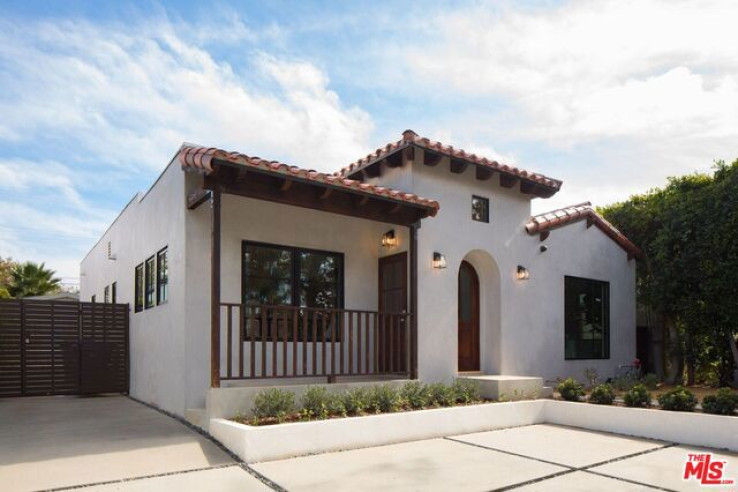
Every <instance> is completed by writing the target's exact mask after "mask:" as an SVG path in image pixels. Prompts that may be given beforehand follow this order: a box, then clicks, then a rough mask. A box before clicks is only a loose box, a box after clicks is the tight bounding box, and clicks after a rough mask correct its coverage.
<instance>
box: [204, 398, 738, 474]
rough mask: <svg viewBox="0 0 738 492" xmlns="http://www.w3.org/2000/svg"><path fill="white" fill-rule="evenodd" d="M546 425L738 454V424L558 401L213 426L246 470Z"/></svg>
mask: <svg viewBox="0 0 738 492" xmlns="http://www.w3.org/2000/svg"><path fill="white" fill-rule="evenodd" d="M543 423H549V424H558V425H566V426H571V427H579V428H582V429H588V430H596V431H603V432H611V433H615V434H624V435H630V436H637V437H645V438H650V439H658V440H663V441H667V442H675V443H679V444H687V445H692V446H704V447H711V448H717V449H727V450H730V451H738V417H726V416H718V415H706V414H701V413H687V412H668V411H664V410H657V409H650V410H649V409H636V408H624V407H611V406H604V405H593V404H588V403H572V402H564V401H556V400H532V401H518V402H508V403H487V404H481V405H470V406H464V407H452V408H437V409H432V410H420V411H416V412H399V413H390V414H381V415H370V416H366V417H352V418H343V419H332V420H316V421H311V422H296V423H287V424H280V425H269V426H260V427H255V426H249V425H243V424H238V423H236V422H233V421H231V420H226V419H222V418H215V419H211V421H210V433H211V434H212V435H213V437H215V438H216V439H217V440H218V441H220V442H221V443H223V445H225V446H226V447H227V448H228V449H230V450H231V451H232V452H233V453H235V454H236V455H237V456H239V457H240V458H241V459H242V460H244V461H245V462H246V463H256V462H260V461H271V460H278V459H284V458H290V457H294V456H304V455H308V454H315V453H325V452H329V451H340V450H347V449H357V448H365V447H371V446H382V445H386V444H393V443H398V442H407V441H416V440H421V439H431V438H435V437H444V436H452V435H458V434H469V433H472V432H482V431H487V430H495V429H503V428H507V427H517V426H521V425H532V424H543Z"/></svg>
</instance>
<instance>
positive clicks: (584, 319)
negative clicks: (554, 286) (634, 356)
mask: <svg viewBox="0 0 738 492" xmlns="http://www.w3.org/2000/svg"><path fill="white" fill-rule="evenodd" d="M564 296H565V309H564V311H565V314H564V317H565V330H564V331H565V352H564V354H565V358H566V359H567V360H572V359H609V358H610V284H609V282H603V281H600V280H591V279H587V278H580V277H569V276H567V277H564Z"/></svg>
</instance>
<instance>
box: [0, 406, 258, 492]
mask: <svg viewBox="0 0 738 492" xmlns="http://www.w3.org/2000/svg"><path fill="white" fill-rule="evenodd" d="M142 477H149V478H146V479H142ZM114 481H117V482H118V483H109V482H114ZM88 484H100V485H98V486H96V487H92V488H91V489H87V488H85V490H95V491H112V490H120V491H135V490H176V491H189V490H192V491H203V490H234V491H235V490H239V491H252V490H253V491H256V490H269V488H268V487H266V486H265V485H264V484H263V483H262V482H260V481H259V480H257V479H256V478H254V477H253V476H252V475H250V474H249V473H248V472H247V471H246V470H244V469H243V468H242V467H241V466H239V464H238V463H236V462H235V461H234V460H233V459H232V458H231V457H230V456H229V455H228V454H226V453H225V452H224V451H223V450H221V449H220V448H219V447H218V446H216V445H215V444H213V442H211V441H210V440H208V439H206V438H204V437H203V436H201V435H200V434H198V433H197V432H194V431H192V430H190V429H189V428H188V427H187V426H185V425H183V424H182V423H180V422H178V421H176V420H174V419H172V418H169V417H167V416H166V415H163V414H161V413H160V412H157V411H156V410H152V409H151V408H149V407H146V406H144V405H141V404H139V403H136V402H135V401H133V400H130V399H129V398H126V397H123V396H102V397H35V398H12V399H0V489H1V490H2V491H3V492H24V491H35V490H46V489H60V488H66V487H73V486H79V485H88Z"/></svg>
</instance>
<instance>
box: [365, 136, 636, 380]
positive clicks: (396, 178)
mask: <svg viewBox="0 0 738 492" xmlns="http://www.w3.org/2000/svg"><path fill="white" fill-rule="evenodd" d="M422 162H423V153H422V152H420V151H418V150H417V149H416V162H415V164H414V165H413V166H408V165H406V166H404V167H402V168H395V169H386V168H385V169H383V174H382V177H380V178H378V179H375V180H373V181H374V182H379V183H382V184H388V182H391V183H403V184H405V185H406V186H407V187H408V188H409V191H412V192H414V193H417V194H420V195H422V196H426V197H430V198H433V199H435V200H438V201H439V202H440V204H441V208H440V211H439V213H438V215H437V216H436V217H435V218H429V219H425V220H423V221H422V226H421V228H420V231H419V237H418V257H419V265H418V284H419V290H418V326H419V372H420V377H421V378H422V379H425V380H450V379H451V378H453V377H454V376H455V375H456V374H457V353H458V334H457V295H458V271H459V266H460V264H461V261H462V260H464V259H465V260H467V261H469V262H470V263H471V264H472V265H473V266H474V267H475V269H476V270H477V273H478V274H479V279H480V304H481V306H480V345H481V350H480V351H481V358H480V365H481V370H482V371H483V372H485V373H488V374H500V373H501V374H513V375H520V376H541V377H543V378H544V379H546V380H553V379H555V378H557V377H567V376H573V377H577V378H579V379H583V377H584V376H583V371H584V369H585V368H590V367H592V368H596V369H597V370H598V372H599V374H600V376H601V377H608V376H612V375H614V373H615V372H616V371H617V368H618V366H619V365H621V364H630V363H631V362H632V360H633V358H634V357H635V261H633V260H631V261H628V259H627V254H626V252H625V251H623V250H622V249H621V248H620V247H619V246H618V245H617V244H616V243H615V242H613V241H612V240H611V239H610V238H608V237H607V236H606V235H605V234H604V233H602V231H600V230H599V229H597V228H596V227H592V228H590V229H587V228H586V223H585V222H581V223H576V224H572V225H569V226H566V227H563V228H561V229H557V230H555V231H553V232H552V233H551V235H550V237H549V238H548V240H547V241H546V242H545V243H544V244H546V246H548V248H549V249H548V251H547V252H546V253H541V252H540V250H539V247H540V245H541V243H540V241H539V239H538V236H529V235H528V234H527V233H526V232H525V229H524V226H525V223H526V222H527V221H528V219H529V217H530V197H529V196H528V195H525V194H522V193H520V192H519V185H516V186H515V187H513V188H511V189H506V188H502V187H501V186H500V185H499V175H498V174H496V175H494V176H493V177H492V178H491V179H490V180H488V181H478V180H477V179H476V178H475V171H474V167H473V166H469V167H468V168H467V169H466V171H465V172H463V173H461V174H452V173H451V172H450V171H449V162H448V158H444V159H443V160H442V161H441V162H440V163H439V164H438V165H437V166H435V167H428V166H424V165H422ZM385 172H387V174H384V173H385ZM385 176H386V180H387V181H385ZM472 195H479V196H482V197H486V198H489V200H490V222H489V223H488V224H487V223H481V222H475V221H473V220H472V219H471V197H472ZM434 251H438V252H440V253H442V254H444V255H445V256H446V261H447V268H446V269H442V270H438V269H433V268H432V267H431V258H432V255H433V252H434ZM518 265H523V266H525V267H526V268H528V269H529V271H530V275H531V277H530V279H529V280H527V281H519V280H517V277H516V272H517V266H518ZM565 275H572V276H579V277H585V278H591V279H596V280H605V281H608V282H610V315H611V323H610V337H611V338H610V359H608V360H585V361H565V360H564V276H565Z"/></svg>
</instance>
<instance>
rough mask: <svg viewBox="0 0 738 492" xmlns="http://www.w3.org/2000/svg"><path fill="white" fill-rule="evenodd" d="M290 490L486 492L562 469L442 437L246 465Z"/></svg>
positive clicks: (561, 469)
mask: <svg viewBox="0 0 738 492" xmlns="http://www.w3.org/2000/svg"><path fill="white" fill-rule="evenodd" d="M252 466H253V468H254V469H255V470H257V471H258V472H260V473H262V474H263V475H265V476H266V477H268V478H270V479H271V480H273V481H274V482H276V483H277V484H279V485H280V486H282V487H284V488H286V489H287V490H290V491H318V490H325V491H327V490H351V491H352V492H359V491H374V490H423V491H436V490H437V491H448V490H491V489H496V488H500V487H506V486H510V485H513V484H517V483H521V482H525V481H528V480H532V479H534V478H540V477H544V476H547V475H551V474H554V473H557V472H560V471H563V470H565V469H564V468H561V467H558V466H554V465H549V464H546V463H541V462H540V461H535V460H529V459H526V458H519V457H516V456H511V455H508V454H504V453H499V452H496V451H489V450H486V449H481V448H478V447H475V446H469V445H467V444H461V443H456V442H452V441H449V440H447V439H430V440H425V441H416V442H410V443H402V444H393V445H390V446H381V447H375V448H367V449H358V450H353V451H344V452H339V453H329V454H322V455H315V456H305V457H302V458H293V459H288V460H282V461H272V462H265V463H259V464H256V465H252Z"/></svg>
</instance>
